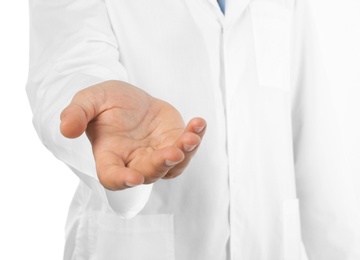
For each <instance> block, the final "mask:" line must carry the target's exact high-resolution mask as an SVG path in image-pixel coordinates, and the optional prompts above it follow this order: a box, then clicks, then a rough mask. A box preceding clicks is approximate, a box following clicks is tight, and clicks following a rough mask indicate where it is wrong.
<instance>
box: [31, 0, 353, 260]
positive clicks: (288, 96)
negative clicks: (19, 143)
mask: <svg viewBox="0 0 360 260" xmlns="http://www.w3.org/2000/svg"><path fill="white" fill-rule="evenodd" d="M226 8H227V10H226V16H225V17H224V16H223V14H222V13H221V11H220V9H219V6H218V5H217V3H216V0H167V1H165V0H152V1H147V0H56V1H49V0H47V1H44V0H30V14H31V25H30V26H31V27H30V33H31V57H30V58H31V62H30V71H29V80H28V84H27V93H28V97H29V100H30V104H31V107H32V110H33V114H34V119H33V122H34V126H35V128H36V130H37V132H38V134H39V137H40V139H41V141H42V142H43V143H44V145H45V146H46V147H47V148H48V149H49V150H50V151H51V152H52V153H53V154H54V155H55V156H56V157H57V158H59V159H60V160H62V161H63V162H64V163H66V164H67V165H68V166H69V167H70V168H71V169H72V170H73V172H74V173H76V174H77V176H78V177H79V178H80V184H79V187H78V189H77V191H76V193H75V195H74V199H73V201H72V203H71V206H70V209H69V215H68V220H67V223H66V246H65V253H64V259H66V260H70V259H72V260H75V259H76V260H80V259H81V260H89V259H99V260H115V259H116V260H120V259H121V260H122V259H124V260H135V259H136V260H139V259H140V260H155V259H156V260H174V259H176V260H229V259H230V260H300V259H301V253H300V249H301V245H302V242H303V244H304V245H305V248H306V252H307V254H308V256H309V258H310V259H312V260H359V259H360V246H359V245H360V225H359V220H360V206H359V205H360V203H359V198H357V197H356V196H355V194H356V192H355V191H356V189H359V188H360V187H358V186H356V185H355V183H354V176H352V174H353V172H347V171H344V170H343V169H344V160H343V146H342V143H341V142H340V140H339V138H338V137H339V135H338V134H339V133H338V123H339V121H338V120H337V119H336V117H335V113H334V111H333V109H334V107H333V101H332V100H331V95H330V91H329V89H327V85H326V83H325V81H324V79H323V77H322V73H321V62H320V60H319V57H318V52H316V44H315V43H316V41H315V40H314V39H315V37H314V36H315V35H314V30H313V28H312V24H311V17H310V16H311V15H310V13H309V10H308V7H307V5H306V3H305V0H229V1H227V7H226ZM106 80H122V81H126V82H129V83H131V84H133V85H135V86H138V87H140V88H142V89H144V90H145V91H147V92H148V93H150V94H151V95H153V96H155V97H157V98H160V99H163V100H166V101H167V102H169V103H171V104H173V105H174V106H175V107H176V108H177V109H178V110H179V111H180V112H181V113H182V115H183V117H184V119H185V121H187V120H189V119H190V118H192V117H195V116H201V117H203V118H205V119H206V120H207V123H208V127H207V133H206V135H205V137H204V140H203V143H202V144H201V147H200V149H199V151H198V153H197V155H196V156H195V157H194V158H193V160H192V162H191V164H190V166H189V167H188V168H187V170H186V171H185V172H184V173H183V174H182V175H181V176H180V177H178V178H175V179H172V180H160V181H158V182H156V183H155V184H152V185H143V186H139V187H136V188H132V189H129V190H126V191H117V192H112V191H108V190H105V189H104V188H103V187H102V186H101V184H100V183H99V181H98V178H97V175H96V171H95V166H94V159H93V157H92V153H91V146H90V144H89V142H88V140H87V138H86V136H85V135H83V136H81V137H80V138H78V139H75V140H70V139H66V138H64V137H63V136H61V134H60V131H59V124H60V121H59V114H60V112H61V110H62V109H63V108H64V107H65V106H66V105H67V104H68V103H69V102H70V100H71V98H72V97H73V95H74V94H75V93H76V92H77V91H79V90H81V89H83V88H85V87H88V86H91V85H94V84H96V83H99V82H103V81H106ZM54 183H56V180H54ZM54 183H52V184H51V185H54ZM64 189H66V187H64ZM52 258H53V256H49V259H52ZM303 259H304V258H303Z"/></svg>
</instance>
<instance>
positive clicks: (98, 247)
mask: <svg viewBox="0 0 360 260" xmlns="http://www.w3.org/2000/svg"><path fill="white" fill-rule="evenodd" d="M93 229H94V232H93V238H92V239H93V250H94V256H95V257H94V258H92V259H106V260H122V259H124V260H139V259H146V260H159V259H167V260H168V259H169V260H174V259H175V252H174V251H175V250H174V228H173V215H170V214H163V215H138V216H136V217H134V218H132V219H128V220H124V219H121V218H119V217H117V216H115V215H110V214H106V213H102V212H96V213H95V214H94V218H93Z"/></svg>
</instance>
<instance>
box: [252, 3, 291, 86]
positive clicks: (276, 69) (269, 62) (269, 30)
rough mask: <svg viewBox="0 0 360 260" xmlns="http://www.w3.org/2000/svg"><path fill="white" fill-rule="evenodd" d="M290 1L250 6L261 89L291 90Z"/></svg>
mask: <svg viewBox="0 0 360 260" xmlns="http://www.w3.org/2000/svg"><path fill="white" fill-rule="evenodd" d="M291 1H292V0H288V1H285V0H253V1H252V2H251V4H250V15H251V22H252V31H253V39H254V50H255V63H256V70H257V79H258V84H259V86H260V87H272V88H276V89H281V90H284V91H289V89H290V52H291V48H290V47H291V22H292V8H291V4H289V3H290V2H291ZM281 2H284V3H286V5H285V4H281Z"/></svg>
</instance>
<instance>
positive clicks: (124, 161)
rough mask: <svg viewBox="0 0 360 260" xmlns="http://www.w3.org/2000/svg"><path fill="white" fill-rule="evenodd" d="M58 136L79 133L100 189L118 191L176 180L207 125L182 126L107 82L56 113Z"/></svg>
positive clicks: (156, 103) (154, 104) (127, 87)
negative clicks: (89, 152)
mask: <svg viewBox="0 0 360 260" xmlns="http://www.w3.org/2000/svg"><path fill="white" fill-rule="evenodd" d="M60 118H61V125H60V130H61V133H62V134H63V135H64V136H65V137H68V138H76V137H79V136H80V135H81V134H82V133H84V131H86V135H87V137H88V138H89V140H90V142H91V145H92V150H93V154H94V158H95V161H96V170H97V174H98V178H99V180H100V182H101V184H102V185H103V186H104V187H105V188H106V189H109V190H122V189H126V188H129V187H133V186H137V185H140V184H148V183H153V182H155V181H157V180H158V179H160V178H164V179H167V178H174V177H177V176H178V175H180V174H181V173H182V172H183V171H184V169H185V168H186V166H187V165H188V164H189V162H190V160H191V157H192V156H193V155H194V154H195V152H196V150H197V148H198V147H199V144H200V142H201V138H202V137H203V135H204V133H205V128H206V122H205V120H204V119H201V118H193V119H192V120H190V122H189V123H188V124H187V125H186V126H185V124H184V122H183V119H182V117H181V115H180V113H179V112H178V111H177V110H176V109H175V108H174V107H173V106H171V105H170V104H168V103H166V102H164V101H162V100H160V99H156V98H154V97H152V96H150V95H149V94H147V93H146V92H144V91H142V90H140V89H139V88H136V87H135V86H133V85H131V84H128V83H126V82H122V81H106V82H103V83H100V84H97V85H94V86H91V87H89V88H86V89H84V90H82V91H80V92H78V93H77V94H76V95H75V96H74V98H73V100H72V101H71V103H70V105H68V106H67V107H66V108H65V109H64V110H63V111H62V113H61V116H60Z"/></svg>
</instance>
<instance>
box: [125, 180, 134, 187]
mask: <svg viewBox="0 0 360 260" xmlns="http://www.w3.org/2000/svg"><path fill="white" fill-rule="evenodd" d="M125 185H126V186H128V187H135V186H137V185H136V184H134V183H131V182H127V181H126V182H125Z"/></svg>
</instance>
